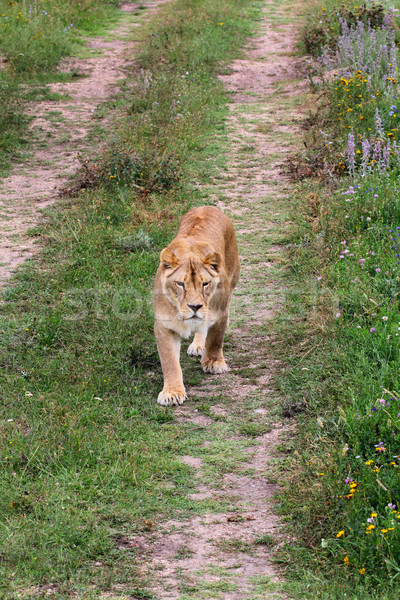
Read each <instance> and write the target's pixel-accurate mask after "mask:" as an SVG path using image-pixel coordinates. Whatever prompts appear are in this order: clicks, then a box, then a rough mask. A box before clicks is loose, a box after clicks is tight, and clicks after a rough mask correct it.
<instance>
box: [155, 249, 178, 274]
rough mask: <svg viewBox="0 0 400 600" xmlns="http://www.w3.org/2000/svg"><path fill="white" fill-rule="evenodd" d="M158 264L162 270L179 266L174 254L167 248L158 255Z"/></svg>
mask: <svg viewBox="0 0 400 600" xmlns="http://www.w3.org/2000/svg"><path fill="white" fill-rule="evenodd" d="M160 263H161V265H162V267H163V268H164V269H173V268H174V267H177V266H178V265H179V261H178V259H177V258H176V256H175V254H174V252H173V251H172V250H170V249H169V248H164V250H163V251H162V252H161V254H160Z"/></svg>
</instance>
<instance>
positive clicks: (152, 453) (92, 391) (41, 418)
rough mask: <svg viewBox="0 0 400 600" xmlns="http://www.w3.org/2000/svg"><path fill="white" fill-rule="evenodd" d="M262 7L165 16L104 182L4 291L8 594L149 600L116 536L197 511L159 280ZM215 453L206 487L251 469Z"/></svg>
mask: <svg viewBox="0 0 400 600" xmlns="http://www.w3.org/2000/svg"><path fill="white" fill-rule="evenodd" d="M259 10H260V4H258V3H256V4H255V3H254V2H249V1H247V0H235V1H228V0H221V2H218V4H216V3H215V2H213V1H211V0H203V1H202V2H198V1H194V0H192V1H189V2H187V1H183V0H181V1H178V2H176V3H174V4H173V5H170V4H169V5H167V6H165V7H164V9H163V11H162V14H161V15H160V16H159V17H155V18H154V20H153V21H152V23H151V24H150V25H149V26H148V29H147V33H146V36H145V37H144V41H143V47H142V52H141V55H140V57H139V60H138V62H137V65H136V66H135V68H134V69H132V72H131V73H129V76H128V77H127V83H126V85H124V86H123V87H122V90H121V94H120V95H119V97H118V98H117V99H116V100H115V101H114V103H109V104H108V106H109V107H110V109H112V110H113V111H114V112H113V114H114V120H113V125H112V135H111V137H110V139H109V141H108V145H107V148H106V149H105V150H104V151H103V152H102V153H101V155H99V156H98V157H96V158H95V159H94V160H93V161H90V162H88V163H87V164H86V167H83V169H82V173H81V175H80V181H81V183H88V181H87V179H88V178H89V179H90V185H91V186H92V187H91V188H90V189H88V190H87V191H85V192H82V193H80V194H79V196H78V197H77V198H75V199H71V200H70V201H68V202H65V203H64V204H63V206H60V207H53V208H52V209H51V210H50V211H49V213H48V221H47V223H46V224H45V225H44V226H43V227H40V228H36V229H35V230H34V231H32V234H34V235H37V236H40V239H41V241H42V244H43V245H44V250H43V251H42V253H41V254H40V258H39V259H38V260H37V261H35V262H31V263H29V264H26V265H25V266H24V267H23V268H22V270H21V271H20V272H19V274H18V275H17V276H16V277H15V278H14V280H13V285H12V286H10V287H9V288H8V289H6V290H5V291H4V294H3V297H2V304H1V313H0V324H1V327H0V331H1V333H0V340H1V341H0V365H1V373H0V389H1V392H0V393H1V401H2V405H3V410H2V415H1V420H0V432H1V436H2V439H3V444H2V447H1V455H0V460H1V462H2V470H1V476H0V489H1V494H0V505H1V508H0V512H1V515H2V527H1V529H0V536H1V543H0V547H1V553H0V557H1V560H0V589H1V591H2V595H3V597H5V598H8V599H11V598H14V597H16V594H22V596H21V597H30V596H29V594H33V595H34V594H40V593H45V591H44V590H50V592H49V593H50V597H54V598H68V597H75V596H76V595H79V596H80V597H85V598H88V599H92V598H93V599H94V598H97V597H99V596H101V594H102V593H106V592H112V591H113V593H114V594H116V595H118V594H119V595H121V594H122V593H123V594H128V595H129V594H130V595H132V596H133V597H147V596H146V593H147V592H146V581H144V580H143V578H142V576H141V575H140V574H139V573H138V572H137V570H136V568H135V549H134V548H133V549H121V548H120V547H119V545H118V543H117V540H118V537H119V536H121V535H134V534H135V533H140V532H141V531H146V530H149V528H150V529H153V528H155V529H157V528H158V523H159V520H162V518H164V517H165V516H168V515H169V514H170V513H171V511H174V512H175V514H178V515H188V514H190V513H191V512H192V511H194V510H202V508H201V505H197V504H196V503H195V502H194V501H191V500H190V499H188V491H190V489H191V487H192V486H193V478H192V472H191V469H190V468H189V467H187V466H186V465H184V464H182V462H181V461H179V460H178V459H177V458H176V457H177V455H183V454H187V453H189V452H190V453H194V455H196V453H197V454H198V453H199V448H200V446H201V444H202V442H203V441H204V439H205V436H206V434H205V432H203V431H202V430H201V429H200V430H199V429H198V428H193V427H191V425H190V424H188V425H185V424H179V425H178V424H176V423H175V418H174V413H173V411H170V410H168V409H163V408H161V407H159V406H158V405H157V404H156V401H155V400H156V397H157V393H158V391H159V389H160V386H161V384H162V376H161V371H160V368H159V363H158V357H157V353H156V346H155V341H154V336H153V331H152V330H153V319H152V314H151V313H152V308H151V288H152V278H153V274H154V273H155V270H156V267H157V264H158V257H159V252H160V249H161V248H162V247H163V246H164V245H165V244H166V243H167V242H168V240H169V239H170V237H171V235H172V232H173V231H174V229H175V227H176V223H177V219H178V217H179V216H180V215H181V214H182V213H183V212H185V211H186V210H187V208H189V207H190V206H192V205H194V204H200V203H202V202H205V201H207V199H206V198H204V197H203V196H202V193H201V192H200V191H199V186H198V185H195V184H197V183H198V182H202V183H204V182H207V181H209V179H210V177H211V174H212V171H211V164H214V165H215V164H218V160H219V159H218V156H219V153H220V141H218V140H217V141H216V132H218V133H219V134H220V135H223V133H224V131H223V128H224V125H223V121H224V116H225V114H226V100H227V99H226V96H225V94H224V92H223V89H222V84H221V83H220V82H219V81H218V79H217V78H216V74H217V73H218V69H219V68H220V65H223V64H226V63H227V61H229V60H231V59H232V58H233V57H234V56H237V54H238V51H239V48H240V46H241V44H243V43H244V40H245V39H246V36H247V35H249V34H250V33H251V31H252V30H253V29H254V27H255V19H256V18H257V17H258V16H259V14H260V13H259ZM183 23H184V27H183V26H182V24H183ZM222 23H223V25H222ZM14 147H15V146H14ZM88 173H89V174H90V176H89V175H88ZM188 364H189V362H188V361H186V362H185V361H184V368H185V381H187V383H190V382H195V381H199V380H200V378H201V377H202V375H201V369H200V366H199V365H197V364H195V365H193V363H192V362H191V363H190V365H191V366H190V368H188ZM223 426H224V424H223V423H221V427H223ZM250 435H254V432H253V430H252V431H251V432H250ZM210 441H211V442H212V443H211V444H210V446H208V447H207V449H205V450H204V454H205V455H206V457H207V460H206V463H207V462H208V465H209V469H208V471H207V475H208V476H209V477H211V476H212V473H213V470H214V469H215V468H218V471H219V473H220V472H221V469H222V471H224V470H226V471H228V470H230V469H233V468H235V467H236V465H238V464H239V462H240V461H242V460H244V459H245V457H246V454H245V453H244V452H242V448H243V446H244V444H243V445H241V444H237V442H236V441H235V445H234V447H233V444H232V449H231V452H230V454H229V459H228V458H227V453H226V449H225V450H224V447H223V446H224V444H225V445H226V443H228V442H221V441H218V440H217V439H213V440H210ZM214 508H215V509H217V508H218V506H214ZM204 510H210V505H209V503H208V504H207V502H206V503H205V504H204ZM118 586H121V587H120V588H118ZM29 589H31V590H34V591H31V592H29V591H28V590H29ZM115 590H119V591H118V593H117V592H116V591H115ZM121 590H123V591H121ZM140 594H142V595H141V596H140ZM46 597H47V596H46Z"/></svg>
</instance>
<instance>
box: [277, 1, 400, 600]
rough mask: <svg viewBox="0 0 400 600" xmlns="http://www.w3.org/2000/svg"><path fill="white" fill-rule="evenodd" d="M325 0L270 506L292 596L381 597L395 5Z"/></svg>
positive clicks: (315, 17) (397, 443) (390, 334)
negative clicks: (278, 476)
mask: <svg viewBox="0 0 400 600" xmlns="http://www.w3.org/2000/svg"><path fill="white" fill-rule="evenodd" d="M328 4H329V6H328V5H326V4H325V5H324V4H322V5H321V4H320V3H317V5H316V7H315V12H313V14H312V16H311V17H310V22H309V23H308V25H307V27H306V29H305V33H304V36H303V40H304V42H305V46H306V48H307V49H308V51H312V52H313V54H314V56H315V58H314V59H313V60H311V61H310V63H309V66H308V68H309V72H310V80H311V81H312V85H313V86H314V89H315V90H316V92H317V94H316V98H318V100H316V105H317V106H316V110H315V111H314V112H313V114H312V115H311V116H310V121H309V124H310V130H309V134H308V137H307V146H308V151H307V154H306V157H305V158H306V161H305V162H304V163H299V165H298V168H297V169H296V170H297V172H299V173H301V174H304V173H307V174H310V173H312V174H316V175H317V176H319V177H320V182H319V183H316V182H315V180H314V181H311V182H310V180H308V181H307V182H304V183H302V185H301V186H300V193H299V203H298V206H297V208H298V214H299V213H300V214H301V217H300V218H297V227H296V228H295V229H296V233H295V235H294V236H293V239H292V240H291V242H292V243H291V244H290V246H289V254H290V258H291V276H292V275H295V276H297V277H298V280H299V286H298V287H297V288H296V290H295V291H292V292H291V294H290V295H289V297H288V302H287V310H286V315H285V317H284V318H283V319H282V321H281V333H285V334H286V336H287V340H288V347H287V355H288V363H289V369H288V371H287V373H286V375H285V377H284V378H283V379H282V382H281V386H282V390H283V392H284V393H285V395H286V396H287V398H288V399H287V411H288V413H290V412H291V413H294V412H296V411H303V412H302V414H300V416H299V419H298V423H299V428H300V434H301V435H300V438H299V439H300V444H301V448H300V449H299V451H298V452H297V453H296V456H295V457H292V459H291V460H292V463H293V466H294V467H295V470H294V472H293V473H294V474H293V476H292V478H291V481H289V483H288V484H287V487H286V491H285V494H284V496H283V509H284V512H286V513H287V515H288V516H287V517H286V518H288V519H290V518H291V519H292V520H293V523H295V528H296V530H297V531H298V533H299V536H300V537H301V539H302V541H303V544H304V545H303V546H302V547H296V548H293V549H292V551H291V552H289V553H288V554H287V555H285V552H284V553H283V560H285V561H288V564H289V570H290V573H291V574H292V576H293V578H294V579H295V580H296V579H297V580H298V582H297V583H296V586H295V588H296V589H297V592H298V593H301V594H302V597H303V598H308V597H310V598H311V597H312V598H325V597H328V596H329V597H330V598H335V599H336V598H337V599H339V598H340V599H342V598H343V599H344V598H354V599H356V598H357V599H359V598H368V599H370V598H371V599H372V598H373V599H377V600H378V599H379V600H387V599H389V598H390V599H394V598H398V597H399V592H400V438H399V431H400V381H399V368H400V355H399V331H400V311H399V298H398V295H399V291H400V279H399V255H400V252H399V244H398V237H399V235H400V201H399V193H400V190H399V182H398V175H399V167H400V161H399V150H398V136H399V122H398V121H399V118H398V102H399V94H398V90H397V88H398V79H397V78H398V68H397V64H398V60H399V50H398V41H399V40H398V32H399V29H398V27H399V20H398V16H397V15H398V9H399V8H400V7H399V3H398V2H393V3H392V2H385V3H384V5H380V4H379V3H376V2H367V3H366V5H363V6H361V7H357V6H354V5H352V4H351V5H350V4H348V5H347V4H343V3H342V4H341V5H340V6H339V3H336V2H335V3H333V2H329V3H328ZM390 7H393V8H394V9H396V10H391V8H390ZM321 178H322V182H321ZM304 198H306V199H307V200H308V201H307V202H306V203H305V202H304ZM300 282H301V284H300ZM296 321H297V324H296V325H294V322H296ZM289 515H290V516H289Z"/></svg>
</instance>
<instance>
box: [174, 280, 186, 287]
mask: <svg viewBox="0 0 400 600" xmlns="http://www.w3.org/2000/svg"><path fill="white" fill-rule="evenodd" d="M175 283H176V285H177V286H179V287H180V288H184V287H185V284H184V283H183V281H175Z"/></svg>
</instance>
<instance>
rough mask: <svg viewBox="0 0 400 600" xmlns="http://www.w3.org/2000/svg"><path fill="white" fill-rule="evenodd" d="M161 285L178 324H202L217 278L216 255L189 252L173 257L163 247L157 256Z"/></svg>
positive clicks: (217, 255)
mask: <svg viewBox="0 0 400 600" xmlns="http://www.w3.org/2000/svg"><path fill="white" fill-rule="evenodd" d="M160 259H161V282H162V287H163V291H164V294H165V295H166V296H167V298H168V300H169V301H170V302H171V304H173V305H174V306H175V307H176V309H177V317H178V319H179V320H181V321H186V322H192V323H193V324H194V323H195V322H198V323H200V322H201V321H206V320H207V316H208V310H209V302H210V299H211V298H212V296H213V295H214V293H215V290H216V288H217V286H218V283H219V280H220V277H219V270H220V264H221V257H220V255H219V254H218V253H212V254H209V255H208V256H206V257H204V258H203V257H201V256H199V255H197V254H195V253H193V252H190V253H187V254H185V255H184V256H182V257H180V258H177V257H176V255H175V254H174V252H173V251H172V250H170V249H169V248H166V249H165V250H163V251H162V253H161V257H160Z"/></svg>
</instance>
